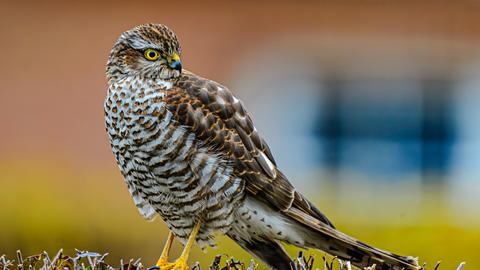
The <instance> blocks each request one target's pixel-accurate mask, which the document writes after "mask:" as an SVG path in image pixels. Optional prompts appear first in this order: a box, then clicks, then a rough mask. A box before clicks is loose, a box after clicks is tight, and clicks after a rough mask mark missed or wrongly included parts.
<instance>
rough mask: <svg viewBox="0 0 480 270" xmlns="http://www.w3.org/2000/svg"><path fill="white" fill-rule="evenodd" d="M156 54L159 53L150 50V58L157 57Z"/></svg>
mask: <svg viewBox="0 0 480 270" xmlns="http://www.w3.org/2000/svg"><path fill="white" fill-rule="evenodd" d="M156 55H157V54H156V53H155V52H154V51H150V52H149V53H148V56H150V58H155V56H156Z"/></svg>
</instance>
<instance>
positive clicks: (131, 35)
mask: <svg viewBox="0 0 480 270" xmlns="http://www.w3.org/2000/svg"><path fill="white" fill-rule="evenodd" d="M149 49H153V50H155V51H157V52H159V54H160V57H159V58H158V59H156V60H154V61H152V60H148V59H147V58H146V57H145V51H146V50H149ZM180 53H181V49H180V43H179V42H178V39H177V37H176V35H175V33H174V32H173V31H172V30H170V29H169V28H168V27H167V26H165V25H163V24H153V23H149V24H142V25H139V26H137V27H135V28H132V29H130V30H128V31H125V32H123V33H122V34H121V35H120V37H119V38H118V40H117V42H116V43H115V45H114V46H113V48H112V50H111V52H110V56H109V58H108V63H107V78H108V80H112V79H113V80H115V79H121V78H124V77H129V76H135V77H140V78H146V79H154V80H156V79H160V80H164V81H171V80H173V79H175V78H177V77H178V76H180V73H181V70H178V69H175V68H172V67H171V66H170V65H169V60H170V59H169V57H171V56H172V55H174V54H177V55H180Z"/></svg>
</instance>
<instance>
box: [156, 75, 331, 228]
mask: <svg viewBox="0 0 480 270" xmlns="http://www.w3.org/2000/svg"><path fill="white" fill-rule="evenodd" d="M164 99H165V101H166V102H167V104H168V109H169V110H170V111H172V112H174V117H175V120H176V121H178V122H179V123H180V124H181V125H183V126H185V127H187V128H189V129H190V130H191V131H192V132H194V133H195V134H196V137H197V139H198V140H199V141H200V142H202V143H204V144H206V145H207V146H209V147H210V148H211V149H212V150H213V151H216V152H217V153H219V154H221V155H223V156H224V157H226V158H227V159H228V160H229V161H230V162H232V164H234V166H233V167H234V173H236V174H237V175H239V176H241V177H242V178H243V179H245V180H246V190H247V192H249V193H250V194H252V195H257V197H258V198H260V199H262V200H264V201H266V202H267V203H268V204H270V205H272V206H273V207H274V208H275V209H278V210H280V211H286V210H288V209H290V208H291V207H292V206H293V207H295V208H296V209H299V210H301V211H302V212H304V213H306V214H308V215H311V216H312V217H314V218H315V219H317V220H319V221H321V222H323V223H325V224H327V225H328V226H332V225H331V222H330V221H329V220H328V219H327V218H326V217H325V216H324V215H323V214H322V213H321V212H320V211H319V210H318V209H316V208H315V207H314V206H313V205H312V204H311V203H310V202H309V201H308V200H307V199H305V197H303V196H302V195H301V194H300V193H298V192H297V191H295V188H294V187H293V186H292V184H291V183H290V182H289V181H288V180H287V178H286V177H285V176H284V175H283V174H282V173H281V172H280V171H279V170H278V168H277V166H276V162H275V160H274V158H273V155H272V153H271V151H270V149H269V147H268V145H267V143H266V142H265V140H264V139H263V138H261V137H260V135H259V134H258V132H257V129H256V128H255V127H254V125H253V121H252V119H251V117H250V115H249V114H248V113H247V111H246V110H245V107H244V106H243V104H242V102H241V101H240V100H239V99H238V98H236V97H235V96H234V95H233V94H232V93H231V92H230V91H229V90H228V89H227V88H226V87H224V86H222V85H220V84H218V83H216V82H214V81H211V80H208V79H204V78H201V77H199V76H197V75H194V74H192V73H190V72H185V73H184V74H183V75H182V77H181V78H180V79H179V81H178V82H177V83H176V84H175V86H174V88H173V89H171V90H168V91H166V97H165V98H164ZM332 227H333V226H332Z"/></svg>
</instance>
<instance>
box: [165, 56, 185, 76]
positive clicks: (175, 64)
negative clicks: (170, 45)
mask: <svg viewBox="0 0 480 270" xmlns="http://www.w3.org/2000/svg"><path fill="white" fill-rule="evenodd" d="M167 60H168V65H169V66H170V67H171V68H173V69H175V70H177V71H179V72H182V62H181V61H180V56H179V55H178V54H177V53H173V54H172V55H170V57H168V59H167Z"/></svg>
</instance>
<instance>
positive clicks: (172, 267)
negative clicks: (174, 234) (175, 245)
mask: <svg viewBox="0 0 480 270" xmlns="http://www.w3.org/2000/svg"><path fill="white" fill-rule="evenodd" d="M200 225H201V224H200V222H198V223H197V224H196V225H195V227H194V228H193V230H192V233H191V234H190V236H189V237H188V241H187V244H186V245H185V248H184V249H183V251H182V255H180V257H179V258H178V259H177V260H176V261H175V262H174V263H166V264H163V265H161V266H160V265H158V263H157V266H158V267H160V270H188V269H189V267H188V265H187V260H188V255H189V254H190V249H191V248H192V246H193V243H195V238H196V237H197V233H198V231H199V230H200ZM169 240H170V239H169ZM172 240H173V239H172ZM167 244H168V242H167ZM164 251H165V250H164ZM162 255H163V252H162ZM161 259H162V258H160V260H159V262H160V261H161Z"/></svg>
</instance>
